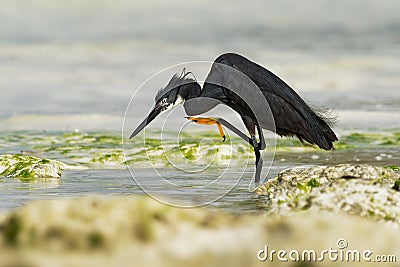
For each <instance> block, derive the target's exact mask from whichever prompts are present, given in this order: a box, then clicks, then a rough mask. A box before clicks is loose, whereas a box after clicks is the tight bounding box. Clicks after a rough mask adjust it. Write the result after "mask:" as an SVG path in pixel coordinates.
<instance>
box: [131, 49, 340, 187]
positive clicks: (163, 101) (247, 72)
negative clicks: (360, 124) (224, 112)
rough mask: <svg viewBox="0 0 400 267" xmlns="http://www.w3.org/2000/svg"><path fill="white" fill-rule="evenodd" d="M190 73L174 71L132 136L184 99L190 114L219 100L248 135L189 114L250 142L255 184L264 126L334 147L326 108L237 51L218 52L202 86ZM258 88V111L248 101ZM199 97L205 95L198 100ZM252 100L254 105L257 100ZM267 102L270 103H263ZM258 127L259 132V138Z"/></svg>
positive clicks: (327, 147) (258, 171)
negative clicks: (318, 107) (314, 106)
mask: <svg viewBox="0 0 400 267" xmlns="http://www.w3.org/2000/svg"><path fill="white" fill-rule="evenodd" d="M218 66H219V67H218ZM221 66H226V68H221ZM229 69H232V70H236V71H237V72H240V73H241V74H242V75H243V76H245V77H246V78H247V79H248V81H244V82H243V81H237V80H239V78H235V76H232V72H231V71H230V70H229ZM188 74H189V73H186V74H183V75H180V76H178V75H175V76H174V77H172V79H171V80H170V81H169V83H168V84H167V86H166V87H164V88H162V89H161V90H160V91H159V92H158V93H157V95H156V97H155V102H156V103H155V106H154V108H153V110H152V111H151V112H150V114H149V115H148V116H147V117H146V118H145V120H144V121H143V122H142V123H141V124H140V125H139V126H138V127H137V128H136V129H135V130H134V131H133V133H132V135H131V136H130V138H133V137H135V136H136V135H137V134H138V133H139V132H140V131H141V130H143V129H144V128H145V127H146V126H147V125H148V124H149V123H150V122H151V121H153V120H154V119H155V118H156V117H157V116H158V115H159V114H160V113H162V112H164V111H166V110H168V109H170V108H171V107H173V106H176V105H178V104H180V103H182V102H184V108H185V112H186V114H187V115H189V116H196V115H200V114H202V113H205V112H207V111H209V110H211V109H212V108H214V107H215V106H216V105H218V104H220V103H223V104H225V105H227V106H229V107H230V108H232V109H233V110H235V111H236V112H237V113H238V114H239V115H240V117H241V118H242V121H243V123H244V125H245V127H246V129H247V130H248V132H249V134H250V137H248V136H247V135H245V134H244V133H242V132H241V131H240V130H238V129H236V128H235V127H234V126H233V125H231V124H230V123H228V122H227V121H225V120H223V119H220V118H217V119H213V118H196V117H187V118H188V119H190V120H192V121H193V122H195V123H199V124H217V126H218V127H219V130H220V134H221V136H223V137H224V134H223V131H222V128H221V124H223V125H224V126H226V127H227V128H229V129H230V130H232V131H234V132H235V133H236V134H238V135H239V136H240V137H241V138H242V139H243V140H245V141H246V142H248V143H249V144H250V145H252V146H253V148H254V152H255V156H256V172H255V183H256V185H257V184H259V181H260V173H261V168H262V159H261V155H260V150H263V149H265V141H264V136H263V133H262V129H266V130H270V131H273V132H275V133H276V134H278V135H280V136H294V137H297V138H298V139H299V140H300V141H301V142H302V143H304V142H307V143H309V144H313V145H317V146H318V147H319V148H321V149H324V150H331V149H333V148H334V147H333V142H335V141H337V140H338V139H337V137H336V135H335V133H334V132H333V130H332V129H331V128H330V126H329V125H330V123H331V122H332V119H331V118H329V116H327V115H326V114H324V112H321V111H315V110H313V109H312V108H311V107H310V106H308V105H307V104H306V103H305V102H304V100H303V99H301V98H300V96H299V95H298V94H297V93H296V92H295V91H294V90H293V89H292V88H291V87H290V86H289V85H287V84H286V83H285V82H284V81H283V80H281V79H280V78H279V77H278V76H276V75H275V74H273V73H272V72H270V71H269V70H267V69H265V68H264V67H262V66H260V65H258V64H256V63H254V62H252V61H250V60H248V59H247V58H245V57H243V56H241V55H238V54H234V53H226V54H223V55H221V56H219V57H218V58H217V59H216V60H215V61H214V63H213V66H212V68H211V71H210V73H209V74H208V77H207V79H206V80H205V82H204V85H203V88H201V86H200V85H199V84H198V83H197V82H196V81H195V80H194V79H192V78H189V77H188ZM213 77H217V80H218V81H220V80H223V81H227V80H228V81H229V82H228V86H226V85H225V84H224V85H221V84H220V83H219V82H214V80H213ZM244 83H252V84H253V85H254V88H256V89H255V90H256V91H255V90H251V89H243V88H244V87H246V86H244ZM228 87H232V88H228ZM232 89H233V90H232ZM235 89H236V91H235ZM238 90H239V91H240V90H241V91H240V92H242V95H241V96H239V95H238V94H239V91H238ZM260 92H261V93H262V94H261V98H262V96H263V97H264V98H265V99H263V101H264V103H265V105H264V106H261V108H260V105H258V106H259V107H258V111H256V112H257V113H258V115H257V116H255V111H254V110H253V108H252V107H250V106H251V105H253V104H252V103H253V102H255V101H256V100H259V98H260V97H259V96H258V97H257V96H255V95H257V93H258V94H260ZM243 96H245V97H243ZM246 96H250V98H248V99H243V98H246ZM200 99H208V100H207V101H202V102H201V101H196V100H200ZM212 100H214V101H212ZM265 100H266V101H265ZM249 103H250V104H249ZM254 105H255V106H257V104H254ZM268 105H269V107H266V106H268ZM267 109H268V110H269V111H270V113H272V115H271V117H273V120H272V121H273V124H274V125H272V126H271V123H270V121H269V120H267V119H265V118H266V117H267V112H266V111H267ZM264 110H265V112H264ZM264 114H265V115H264ZM256 133H257V134H258V141H257V137H256ZM224 139H225V138H224Z"/></svg>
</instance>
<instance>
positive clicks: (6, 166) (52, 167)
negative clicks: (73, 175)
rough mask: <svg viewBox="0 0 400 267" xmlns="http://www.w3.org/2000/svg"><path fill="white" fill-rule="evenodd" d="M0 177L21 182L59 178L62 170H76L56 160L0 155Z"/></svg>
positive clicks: (18, 155)
mask: <svg viewBox="0 0 400 267" xmlns="http://www.w3.org/2000/svg"><path fill="white" fill-rule="evenodd" d="M0 166H1V169H0V170H1V173H0V175H1V176H6V177H16V178H19V179H21V180H34V179H36V178H60V177H61V172H62V170H65V169H73V168H77V167H76V166H70V165H67V164H65V163H62V162H60V161H57V160H51V159H43V158H39V157H35V156H26V155H20V154H5V155H0Z"/></svg>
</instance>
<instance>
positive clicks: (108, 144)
mask: <svg viewBox="0 0 400 267" xmlns="http://www.w3.org/2000/svg"><path fill="white" fill-rule="evenodd" d="M0 144H1V145H2V146H5V147H6V148H4V149H3V150H2V151H7V147H13V146H14V147H17V149H18V151H21V150H23V151H29V152H30V153H31V154H33V155H36V154H41V155H42V154H44V155H45V157H46V158H53V159H57V160H61V161H71V162H74V163H76V164H77V165H83V166H87V167H89V168H123V167H124V165H125V164H129V165H137V166H143V164H144V163H145V162H146V161H149V163H151V164H158V165H161V166H170V165H171V164H170V162H169V160H173V161H174V162H185V163H188V164H190V162H193V161H195V160H200V161H203V162H210V161H213V162H214V163H215V164H217V165H218V164H220V165H225V164H226V163H227V161H229V160H236V161H240V160H244V159H248V158H249V157H250V158H254V152H253V148H252V147H251V146H250V145H248V144H247V143H245V142H244V141H243V140H241V139H240V138H238V137H236V136H234V135H232V136H231V137H230V138H229V139H227V140H226V141H225V142H222V140H221V139H220V137H219V135H218V134H217V133H216V132H215V131H201V132H193V133H185V132H182V133H180V134H179V136H177V135H176V133H173V132H165V133H163V140H161V139H160V132H159V131H149V133H147V132H146V139H135V140H124V151H122V149H121V148H122V138H121V135H120V133H118V132H88V133H76V132H72V133H64V132H53V133H51V132H50V133H47V132H27V133H20V132H16V133H12V132H11V133H2V134H0ZM266 144H267V148H266V150H265V151H266V152H264V153H267V152H271V151H274V150H275V151H276V152H277V153H278V154H279V153H281V154H280V155H282V153H286V152H287V153H291V154H293V156H296V154H298V155H299V153H302V155H303V156H304V153H311V152H313V153H319V154H321V155H322V154H323V153H330V152H325V151H321V150H319V149H318V148H317V147H316V146H311V145H303V144H302V143H301V142H299V141H298V140H297V139H294V138H280V137H278V138H277V139H276V140H272V139H271V137H270V138H269V139H267V140H266ZM272 144H276V147H275V148H272V147H269V145H272ZM398 145H400V132H395V131H392V132H382V133H369V132H368V133H358V132H355V133H349V134H346V135H343V136H340V138H339V141H338V142H335V148H336V150H343V151H344V150H352V151H355V150H359V149H375V148H377V147H384V149H391V147H396V146H398ZM0 149H1V148H0ZM14 151H15V150H14ZM3 153H4V152H3ZM5 153H7V152H5ZM311 156H312V155H310V157H311ZM317 156H320V155H317ZM0 164H1V162H0Z"/></svg>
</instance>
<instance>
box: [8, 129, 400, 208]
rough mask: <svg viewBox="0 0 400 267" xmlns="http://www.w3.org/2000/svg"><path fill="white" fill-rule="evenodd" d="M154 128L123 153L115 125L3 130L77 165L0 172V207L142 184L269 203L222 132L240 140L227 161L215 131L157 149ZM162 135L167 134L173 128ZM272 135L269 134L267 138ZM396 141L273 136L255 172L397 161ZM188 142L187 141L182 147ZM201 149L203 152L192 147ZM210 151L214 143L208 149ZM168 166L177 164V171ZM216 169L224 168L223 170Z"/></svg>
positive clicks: (228, 201)
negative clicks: (108, 128) (330, 146)
mask: <svg viewBox="0 0 400 267" xmlns="http://www.w3.org/2000/svg"><path fill="white" fill-rule="evenodd" d="M157 134H159V132H151V131H150V133H149V135H148V139H146V142H147V144H146V147H143V143H141V142H132V143H130V147H127V145H125V156H126V157H125V158H124V155H123V151H122V147H121V143H122V142H121V138H120V136H119V133H117V132H114V133H113V132H92V133H63V132H47V133H43V132H27V133H23V132H3V133H2V134H0V153H1V154H4V153H21V152H22V153H23V154H26V155H35V156H40V157H43V158H50V159H57V160H60V161H62V162H65V163H68V164H71V165H74V166H75V167H76V168H78V169H76V170H66V171H64V172H63V175H62V177H61V178H60V179H57V178H54V179H50V178H48V179H45V178H43V179H32V180H26V179H18V178H10V177H1V178H0V203H1V205H0V209H1V210H7V209H10V208H15V207H18V206H20V205H23V204H24V203H26V202H27V201H29V200H36V199H53V198H57V197H74V196H80V195H104V196H112V195H118V194H124V195H143V194H145V192H144V191H143V189H144V190H146V191H147V192H149V193H150V195H151V196H153V197H155V198H156V199H158V200H160V201H162V202H165V203H168V204H170V205H184V206H192V205H203V204H208V203H209V204H210V205H211V207H214V208H218V209H224V210H228V211H231V212H239V213H243V212H248V213H254V212H257V211H261V210H265V209H267V208H268V201H267V200H266V199H264V197H258V196H256V195H255V194H253V193H251V192H249V184H250V182H251V181H252V177H253V172H254V166H253V161H254V157H253V155H252V151H251V149H250V148H248V147H247V146H246V145H245V144H243V143H242V142H241V141H240V140H239V139H237V138H235V137H232V139H228V140H227V142H228V143H229V142H231V144H232V146H233V147H238V146H239V147H240V146H242V147H243V149H242V150H240V149H239V150H238V149H236V150H232V151H228V152H229V153H230V154H226V155H225V157H228V156H229V161H226V159H225V158H224V157H222V158H221V155H218V153H219V152H220V153H227V150H225V149H223V148H224V147H225V146H227V144H225V143H222V142H220V140H219V136H218V134H217V133H216V132H201V133H198V134H196V135H193V134H192V136H191V138H188V139H187V140H184V141H182V142H181V143H180V144H176V143H175V140H173V139H172V140H171V139H168V138H167V139H166V140H164V143H163V145H164V146H163V147H164V149H165V150H164V153H166V154H168V153H169V157H166V156H163V155H161V154H160V152H159V151H160V149H161V148H162V147H161V145H160V144H162V142H161V141H160V140H158V139H156V138H155V137H156V136H157ZM165 135H166V136H168V135H169V136H173V133H171V132H170V133H167V134H165ZM204 137H207V138H211V139H214V141H215V143H213V144H212V146H210V147H208V146H199V145H198V142H199V140H201V139H203V138H204ZM272 141H273V140H271V139H268V140H267V144H271V143H273V142H272ZM399 144H400V131H398V130H397V131H396V130H391V131H386V132H383V133H372V132H365V133H349V134H344V135H342V136H341V137H340V141H339V142H338V143H337V144H336V147H337V149H336V150H334V151H328V152H327V151H321V150H319V149H317V148H314V147H309V146H303V145H301V144H300V142H299V141H297V140H294V139H280V138H278V139H277V140H276V148H275V153H273V152H274V148H273V147H268V148H267V149H266V150H265V151H264V152H263V159H264V170H263V175H264V176H262V177H267V178H272V177H275V176H276V175H277V174H278V173H279V171H281V170H283V169H286V168H290V167H295V166H307V165H309V166H311V165H333V164H340V163H354V164H361V163H368V164H374V165H379V166H394V165H396V166H398V165H399V163H400V153H399V152H400V149H399V147H400V146H399ZM188 146H191V147H193V149H189V150H188V149H186V148H187V147H188ZM170 151H172V152H171V153H170ZM177 151H178V152H179V153H178V152H177ZM201 151H207V153H205V154H201V153H200V154H199V153H198V152H201ZM210 151H214V154H213V153H209V152H210ZM221 151H222V152H221ZM177 153H178V154H177ZM160 155H161V156H160ZM171 155H172V156H173V157H172V156H171ZM216 155H217V156H216ZM193 160H194V161H193ZM270 160H271V161H272V163H271V162H270ZM246 162H248V163H246ZM126 164H128V166H129V168H130V171H131V173H132V176H131V173H130V172H129V171H128V168H127V165H126ZM208 165H210V166H208ZM174 166H178V167H180V168H183V171H181V170H179V169H176V167H174ZM196 168H200V170H198V169H196ZM188 170H189V171H191V172H188ZM223 171H226V173H224V174H223V175H222V174H221V173H222V172H223ZM218 177H219V178H218ZM217 178H218V179H217ZM171 184H172V185H173V186H171ZM139 185H140V186H139ZM221 197H222V198H221ZM214 200H216V201H214Z"/></svg>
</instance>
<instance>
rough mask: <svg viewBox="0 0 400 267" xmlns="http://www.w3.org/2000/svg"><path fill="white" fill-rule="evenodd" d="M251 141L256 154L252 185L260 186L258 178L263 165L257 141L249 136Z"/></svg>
mask: <svg viewBox="0 0 400 267" xmlns="http://www.w3.org/2000/svg"><path fill="white" fill-rule="evenodd" d="M251 140H252V142H253V144H252V145H253V147H254V153H255V154H256V173H255V176H254V183H255V185H256V186H258V185H259V184H260V176H261V170H262V165H263V160H262V158H261V153H260V149H259V147H258V143H257V139H256V137H255V136H254V135H252V136H251Z"/></svg>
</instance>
